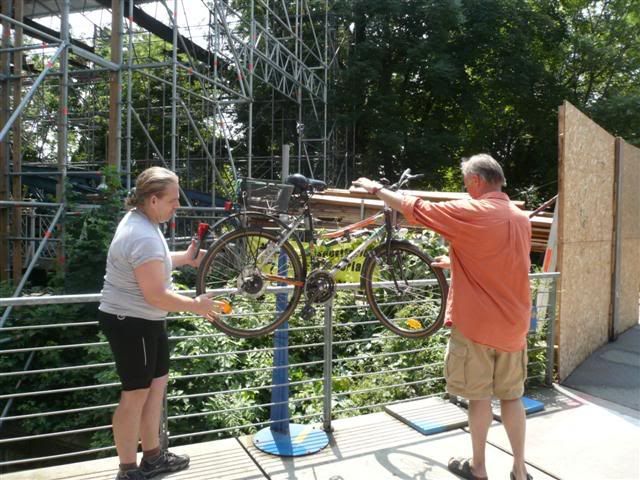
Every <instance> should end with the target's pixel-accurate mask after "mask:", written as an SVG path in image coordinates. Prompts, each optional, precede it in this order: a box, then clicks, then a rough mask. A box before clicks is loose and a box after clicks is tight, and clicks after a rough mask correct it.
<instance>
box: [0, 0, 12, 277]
mask: <svg viewBox="0 0 640 480" xmlns="http://www.w3.org/2000/svg"><path fill="white" fill-rule="evenodd" d="M11 3H12V2H11V1H10V0H2V3H0V7H1V8H2V13H3V14H4V15H6V16H8V17H10V16H11V15H12V11H11ZM1 45H2V49H3V52H2V53H0V72H1V73H2V75H3V79H2V80H0V87H1V89H2V90H1V91H0V125H2V126H3V127H4V125H6V123H7V120H8V118H9V99H10V92H9V85H10V83H9V78H10V76H11V65H10V61H9V53H8V52H7V49H8V48H10V47H11V25H10V24H9V22H7V21H4V20H3V21H2V42H1ZM10 144H11V143H10V139H9V135H5V137H4V138H2V140H1V141H0V200H8V194H9V162H10V153H9V152H10V150H9V145H10ZM8 232H9V209H7V208H0V239H1V240H2V242H0V245H1V246H0V281H1V280H7V279H8V278H9V272H8V271H7V266H8V265H9V242H7V241H5V237H6V236H7V234H8Z"/></svg>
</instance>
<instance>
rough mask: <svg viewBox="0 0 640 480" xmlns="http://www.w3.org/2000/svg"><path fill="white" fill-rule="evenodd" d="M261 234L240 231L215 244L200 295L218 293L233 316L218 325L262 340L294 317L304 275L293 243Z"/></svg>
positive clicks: (203, 267) (201, 271) (205, 261)
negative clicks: (261, 337)
mask: <svg viewBox="0 0 640 480" xmlns="http://www.w3.org/2000/svg"><path fill="white" fill-rule="evenodd" d="M277 242H278V237H277V236H276V235H275V234H273V233H270V232H267V231H265V230H260V229H238V230H236V231H233V232H229V233H227V234H225V235H223V236H222V237H220V239H219V240H218V241H217V242H215V243H214V244H213V245H212V246H211V247H210V249H209V251H208V252H207V253H206V255H205V257H204V258H203V259H202V262H201V264H200V267H199V268H198V278H197V282H196V290H197V293H198V295H200V294H202V293H206V292H212V291H213V292H214V296H213V297H212V298H214V299H225V300H227V301H228V302H229V303H230V304H231V312H230V313H228V314H220V315H219V320H218V321H217V322H215V325H216V326H217V327H218V328H220V330H222V331H223V332H225V333H227V334H229V335H232V336H234V337H240V338H247V337H257V336H259V335H264V334H267V333H269V332H271V331H273V330H275V329H276V328H277V327H278V326H279V325H281V324H282V323H283V322H284V321H285V320H287V319H288V318H289V317H290V316H291V314H292V313H293V312H294V310H295V308H296V305H297V304H298V302H299V300H300V296H301V294H302V289H303V286H304V271H303V268H302V264H301V262H300V259H299V258H298V254H297V253H296V252H295V250H294V248H293V247H292V246H291V244H290V243H289V242H285V243H284V244H283V245H282V246H281V247H280V248H278V246H277Z"/></svg>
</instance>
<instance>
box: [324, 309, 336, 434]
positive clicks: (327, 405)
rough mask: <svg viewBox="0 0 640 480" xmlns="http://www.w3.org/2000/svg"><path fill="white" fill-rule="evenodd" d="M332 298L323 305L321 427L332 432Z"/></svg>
mask: <svg viewBox="0 0 640 480" xmlns="http://www.w3.org/2000/svg"><path fill="white" fill-rule="evenodd" d="M332 373H333V299H331V300H330V301H329V302H327V303H326V304H325V306H324V373H323V377H324V380H323V386H322V429H323V430H324V431H325V432H332V431H333V427H332V426H331V416H332V413H331V398H332V396H333V384H332V380H331V379H332Z"/></svg>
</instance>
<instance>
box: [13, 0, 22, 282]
mask: <svg viewBox="0 0 640 480" xmlns="http://www.w3.org/2000/svg"><path fill="white" fill-rule="evenodd" d="M23 7H24V2H23V0H16V1H15V2H14V9H15V11H14V18H15V19H16V20H17V21H18V22H22V20H23V18H22V17H23V13H24V8H23ZM22 33H23V30H22V26H20V25H19V24H16V26H15V38H14V45H15V47H16V48H17V50H16V51H15V52H14V53H13V73H14V75H15V77H16V78H15V80H13V105H14V109H16V108H17V107H18V105H20V99H21V97H22V59H23V53H22V50H20V49H19V48H20V47H22V38H23V35H22ZM11 160H12V162H13V173H14V174H15V175H14V177H13V178H12V179H11V191H12V196H13V199H14V200H16V201H18V202H19V201H21V200H22V176H21V175H19V174H20V173H22V122H20V121H17V122H15V123H14V124H13V142H12V146H11ZM22 212H23V210H22V208H21V207H19V206H16V207H14V209H13V213H12V218H13V221H12V223H11V234H12V236H13V237H14V238H15V240H14V241H13V248H12V255H13V261H12V270H13V282H14V284H17V283H18V282H19V281H20V278H21V277H22V268H23V266H24V263H23V261H22V256H23V248H22V240H20V237H22Z"/></svg>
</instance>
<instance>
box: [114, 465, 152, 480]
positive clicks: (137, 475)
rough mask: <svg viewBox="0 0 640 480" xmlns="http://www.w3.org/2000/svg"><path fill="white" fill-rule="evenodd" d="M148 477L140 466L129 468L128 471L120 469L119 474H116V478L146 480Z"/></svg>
mask: <svg viewBox="0 0 640 480" xmlns="http://www.w3.org/2000/svg"><path fill="white" fill-rule="evenodd" d="M146 478H147V477H145V476H144V473H142V470H140V469H139V468H134V469H133V470H127V471H126V472H123V471H122V470H120V471H118V475H116V480H145V479H146Z"/></svg>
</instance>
